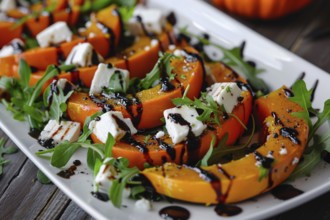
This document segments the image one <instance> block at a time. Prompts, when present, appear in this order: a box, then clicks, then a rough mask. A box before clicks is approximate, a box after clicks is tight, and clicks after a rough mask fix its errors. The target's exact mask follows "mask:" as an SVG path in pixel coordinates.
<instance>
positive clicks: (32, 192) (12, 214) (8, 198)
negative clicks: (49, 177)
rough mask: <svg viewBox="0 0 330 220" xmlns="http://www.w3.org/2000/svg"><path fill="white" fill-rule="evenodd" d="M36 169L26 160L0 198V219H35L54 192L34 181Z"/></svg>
mask: <svg viewBox="0 0 330 220" xmlns="http://www.w3.org/2000/svg"><path fill="white" fill-rule="evenodd" d="M36 173H37V168H36V167H35V165H34V164H33V163H32V162H31V161H30V160H28V161H27V163H26V164H25V165H24V166H23V168H22V169H21V171H20V172H19V175H18V176H17V177H16V178H15V179H14V180H13V181H12V182H11V184H10V185H9V187H8V188H7V190H6V191H5V193H4V194H3V195H2V196H1V198H0V210H1V211H0V219H35V218H36V217H37V216H38V213H40V211H41V210H42V209H43V207H44V206H45V204H47V202H48V199H49V198H50V197H51V195H52V194H53V193H54V192H55V191H56V186H54V185H42V184H41V183H39V182H38V181H37V180H36Z"/></svg>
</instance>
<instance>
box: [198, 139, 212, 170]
mask: <svg viewBox="0 0 330 220" xmlns="http://www.w3.org/2000/svg"><path fill="white" fill-rule="evenodd" d="M215 140H216V137H215V135H212V140H211V143H210V148H209V150H208V151H207V152H206V154H205V155H204V157H203V158H202V160H200V161H198V163H197V164H196V166H208V161H209V159H210V158H211V156H212V153H213V148H214V144H215Z"/></svg>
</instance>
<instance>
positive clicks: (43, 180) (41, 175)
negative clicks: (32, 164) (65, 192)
mask: <svg viewBox="0 0 330 220" xmlns="http://www.w3.org/2000/svg"><path fill="white" fill-rule="evenodd" d="M37 179H38V181H39V182H40V183H41V184H51V183H52V181H51V180H50V179H49V178H48V177H47V176H46V175H45V174H44V173H43V172H42V171H41V170H38V172H37Z"/></svg>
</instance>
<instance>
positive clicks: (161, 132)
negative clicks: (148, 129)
mask: <svg viewBox="0 0 330 220" xmlns="http://www.w3.org/2000/svg"><path fill="white" fill-rule="evenodd" d="M164 135H165V133H164V131H158V132H157V133H156V135H155V137H156V138H162V137H164Z"/></svg>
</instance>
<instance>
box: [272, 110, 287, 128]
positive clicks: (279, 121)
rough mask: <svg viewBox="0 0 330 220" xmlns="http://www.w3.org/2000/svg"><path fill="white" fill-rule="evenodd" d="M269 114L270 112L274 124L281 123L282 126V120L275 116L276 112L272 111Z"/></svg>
mask: <svg viewBox="0 0 330 220" xmlns="http://www.w3.org/2000/svg"><path fill="white" fill-rule="evenodd" d="M271 114H272V116H273V118H274V120H275V125H282V126H284V125H283V123H282V121H281V119H280V118H279V117H278V116H277V114H276V113H275V112H272V113H271Z"/></svg>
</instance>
